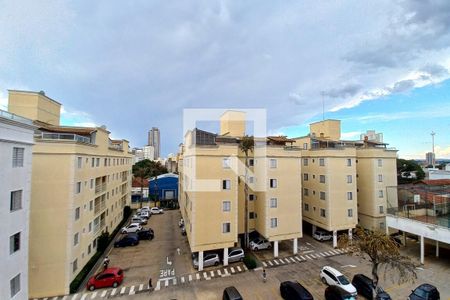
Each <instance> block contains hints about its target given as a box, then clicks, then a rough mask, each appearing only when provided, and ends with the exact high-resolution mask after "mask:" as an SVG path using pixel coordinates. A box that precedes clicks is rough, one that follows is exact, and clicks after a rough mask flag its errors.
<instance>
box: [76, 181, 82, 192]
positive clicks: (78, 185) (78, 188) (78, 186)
mask: <svg viewBox="0 0 450 300" xmlns="http://www.w3.org/2000/svg"><path fill="white" fill-rule="evenodd" d="M79 193H81V181H79V182H77V184H76V186H75V194H79Z"/></svg>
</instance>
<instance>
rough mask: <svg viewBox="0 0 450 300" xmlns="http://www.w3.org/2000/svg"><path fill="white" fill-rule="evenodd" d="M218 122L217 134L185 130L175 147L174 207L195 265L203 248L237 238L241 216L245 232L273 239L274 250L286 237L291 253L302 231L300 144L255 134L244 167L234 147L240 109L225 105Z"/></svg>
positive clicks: (241, 130)
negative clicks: (176, 193)
mask: <svg viewBox="0 0 450 300" xmlns="http://www.w3.org/2000/svg"><path fill="white" fill-rule="evenodd" d="M220 124H221V125H220V128H221V129H220V134H213V133H210V132H206V131H203V130H200V129H193V130H191V131H188V132H187V133H186V136H185V143H184V145H182V146H181V148H180V149H181V153H180V155H179V165H178V171H179V173H180V176H179V191H180V192H179V195H180V197H179V201H180V209H181V213H182V215H183V218H184V220H185V226H186V232H187V237H188V240H189V245H190V248H191V251H192V252H198V256H199V269H200V270H201V269H202V268H203V253H204V251H209V250H216V251H218V250H220V251H223V253H224V257H227V253H228V248H230V247H233V246H236V245H238V244H239V243H240V242H241V240H242V236H243V234H244V232H245V227H246V226H245V224H246V221H247V222H248V229H249V232H252V231H257V232H258V233H259V234H260V235H262V236H263V237H265V238H267V239H268V240H269V241H271V242H273V247H274V255H275V256H278V244H279V242H280V241H282V240H292V243H293V252H294V253H296V252H297V248H298V247H297V239H298V238H299V237H301V236H302V227H301V218H302V215H301V185H300V172H299V169H300V158H299V157H300V150H299V149H298V148H295V147H292V146H290V145H292V143H293V142H294V141H292V140H289V139H286V138H285V137H267V138H266V137H258V138H255V146H254V150H253V151H250V152H249V158H248V162H247V164H248V165H249V168H248V169H247V168H246V167H245V166H246V157H245V154H244V153H243V152H242V151H241V150H240V148H239V144H240V142H241V140H242V138H243V136H244V135H245V113H242V112H235V111H227V112H225V113H224V114H223V115H222V117H221V119H220ZM246 184H247V186H248V193H247V194H248V195H247V201H248V202H247V203H248V210H247V211H248V215H247V218H246V209H245V206H246V205H245V204H246V197H245V195H246V193H245V186H246ZM224 264H225V265H227V261H226V260H225V262H224Z"/></svg>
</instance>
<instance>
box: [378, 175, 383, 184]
mask: <svg viewBox="0 0 450 300" xmlns="http://www.w3.org/2000/svg"><path fill="white" fill-rule="evenodd" d="M378 182H383V175H381V174H378Z"/></svg>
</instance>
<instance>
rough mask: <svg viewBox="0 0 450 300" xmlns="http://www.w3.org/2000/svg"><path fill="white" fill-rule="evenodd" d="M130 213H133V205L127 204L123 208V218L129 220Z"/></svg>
mask: <svg viewBox="0 0 450 300" xmlns="http://www.w3.org/2000/svg"><path fill="white" fill-rule="evenodd" d="M130 215H131V207H129V206H128V205H127V206H125V207H124V208H123V219H124V220H127V219H128V217H129V216H130Z"/></svg>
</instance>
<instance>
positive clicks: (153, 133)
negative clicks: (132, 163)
mask: <svg viewBox="0 0 450 300" xmlns="http://www.w3.org/2000/svg"><path fill="white" fill-rule="evenodd" d="M148 145H149V146H153V147H154V148H155V156H154V159H158V158H159V157H160V154H161V140H160V133H159V129H158V128H157V127H152V129H150V130H149V132H148Z"/></svg>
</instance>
